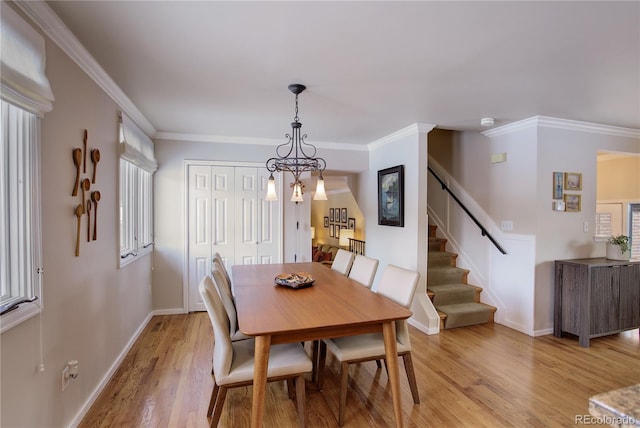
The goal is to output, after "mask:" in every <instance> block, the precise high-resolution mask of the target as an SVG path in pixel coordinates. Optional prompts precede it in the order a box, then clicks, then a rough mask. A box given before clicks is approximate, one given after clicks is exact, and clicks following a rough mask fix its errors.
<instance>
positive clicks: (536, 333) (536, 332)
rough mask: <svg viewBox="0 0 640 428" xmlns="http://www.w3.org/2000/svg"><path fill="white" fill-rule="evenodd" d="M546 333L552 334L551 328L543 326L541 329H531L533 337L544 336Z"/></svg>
mask: <svg viewBox="0 0 640 428" xmlns="http://www.w3.org/2000/svg"><path fill="white" fill-rule="evenodd" d="M548 334H553V328H543V329H541V330H534V331H533V337H538V336H546V335H548Z"/></svg>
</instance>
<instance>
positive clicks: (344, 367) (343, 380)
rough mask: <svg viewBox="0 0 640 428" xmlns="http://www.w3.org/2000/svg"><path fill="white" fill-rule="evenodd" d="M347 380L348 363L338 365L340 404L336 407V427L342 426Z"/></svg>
mask: <svg viewBox="0 0 640 428" xmlns="http://www.w3.org/2000/svg"><path fill="white" fill-rule="evenodd" d="M348 380H349V363H345V362H343V363H340V404H339V406H338V425H339V426H342V425H344V413H345V409H346V407H347V383H348Z"/></svg>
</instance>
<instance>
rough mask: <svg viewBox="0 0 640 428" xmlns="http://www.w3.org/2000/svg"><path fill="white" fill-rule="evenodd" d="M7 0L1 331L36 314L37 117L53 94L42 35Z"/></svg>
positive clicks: (0, 157)
mask: <svg viewBox="0 0 640 428" xmlns="http://www.w3.org/2000/svg"><path fill="white" fill-rule="evenodd" d="M6 3H7V2H2V3H1V4H0V7H1V8H2V12H1V13H0V19H1V21H2V22H1V25H0V29H1V31H2V35H1V37H0V41H1V43H2V47H1V50H2V56H0V61H1V62H2V64H1V68H2V73H3V74H2V82H1V91H0V98H1V100H0V115H1V116H2V118H1V119H0V120H1V122H0V125H1V126H0V134H2V148H1V149H0V208H1V210H0V249H1V253H0V307H1V309H0V312H1V313H2V315H1V316H2V319H1V322H0V331H2V332H4V331H6V330H8V329H10V328H11V327H13V326H15V325H18V324H19V323H21V322H22V321H24V320H26V319H28V318H30V317H32V316H33V315H36V314H38V313H40V310H41V307H42V300H41V299H40V297H41V290H42V287H41V284H42V265H41V263H42V240H41V235H40V231H41V227H40V213H41V207H40V191H41V185H40V120H41V119H40V118H41V117H42V115H43V114H44V113H46V112H48V111H51V108H52V102H53V99H54V98H53V93H52V92H51V87H50V86H49V81H48V79H47V77H46V75H45V74H44V69H45V60H46V59H45V51H44V39H43V38H42V36H41V35H40V34H39V33H38V32H37V31H35V30H34V29H33V28H32V27H31V26H30V25H29V24H28V23H27V22H26V21H24V20H23V19H22V18H21V17H20V16H19V15H18V14H17V13H16V12H15V11H14V10H13V9H12V7H10V6H9V5H8V4H6Z"/></svg>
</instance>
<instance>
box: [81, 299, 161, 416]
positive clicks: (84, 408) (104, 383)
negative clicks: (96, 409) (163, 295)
mask: <svg viewBox="0 0 640 428" xmlns="http://www.w3.org/2000/svg"><path fill="white" fill-rule="evenodd" d="M153 316H154V312H153V311H152V312H151V313H149V315H147V317H146V318H145V320H144V321H143V322H142V324H140V327H138V329H137V330H136V332H135V333H134V334H133V336H132V337H131V339H129V342H127V345H126V346H125V347H124V349H123V350H122V351H121V352H120V354H119V355H118V358H116V359H115V361H114V362H113V364H112V365H111V367H110V368H109V370H108V371H107V373H106V374H105V375H104V376H103V377H102V380H101V381H100V383H98V385H97V386H96V387H95V389H94V390H93V392H92V393H91V395H90V396H89V398H88V399H87V401H85V403H84V405H83V406H82V407H81V408H80V410H79V411H78V413H77V414H76V416H75V417H74V418H73V420H72V421H71V424H70V425H69V426H71V427H73V428H75V427H77V426H78V425H80V422H82V419H83V418H84V417H85V416H86V415H87V413H88V412H89V409H90V408H91V406H93V403H95V401H96V400H97V399H98V397H99V396H100V394H101V393H102V391H103V390H104V388H105V387H106V386H107V384H108V383H109V381H110V380H111V378H112V377H113V375H114V374H115V372H116V370H118V367H120V364H122V361H123V360H124V358H125V357H126V356H127V354H128V353H129V351H130V350H131V347H132V346H133V344H134V343H135V342H136V340H138V337H140V335H141V334H142V331H143V330H144V329H145V327H146V326H147V324H149V321H151V318H153Z"/></svg>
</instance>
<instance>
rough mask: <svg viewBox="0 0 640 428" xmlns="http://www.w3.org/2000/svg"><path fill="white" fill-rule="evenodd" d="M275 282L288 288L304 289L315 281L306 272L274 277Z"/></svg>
mask: <svg viewBox="0 0 640 428" xmlns="http://www.w3.org/2000/svg"><path fill="white" fill-rule="evenodd" d="M275 282H276V284H278V285H284V286H285V287H290V288H304V287H309V286H311V285H313V283H314V282H315V279H313V277H312V276H311V274H310V273H307V272H296V273H281V274H279V275H277V276H276V278H275Z"/></svg>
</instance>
